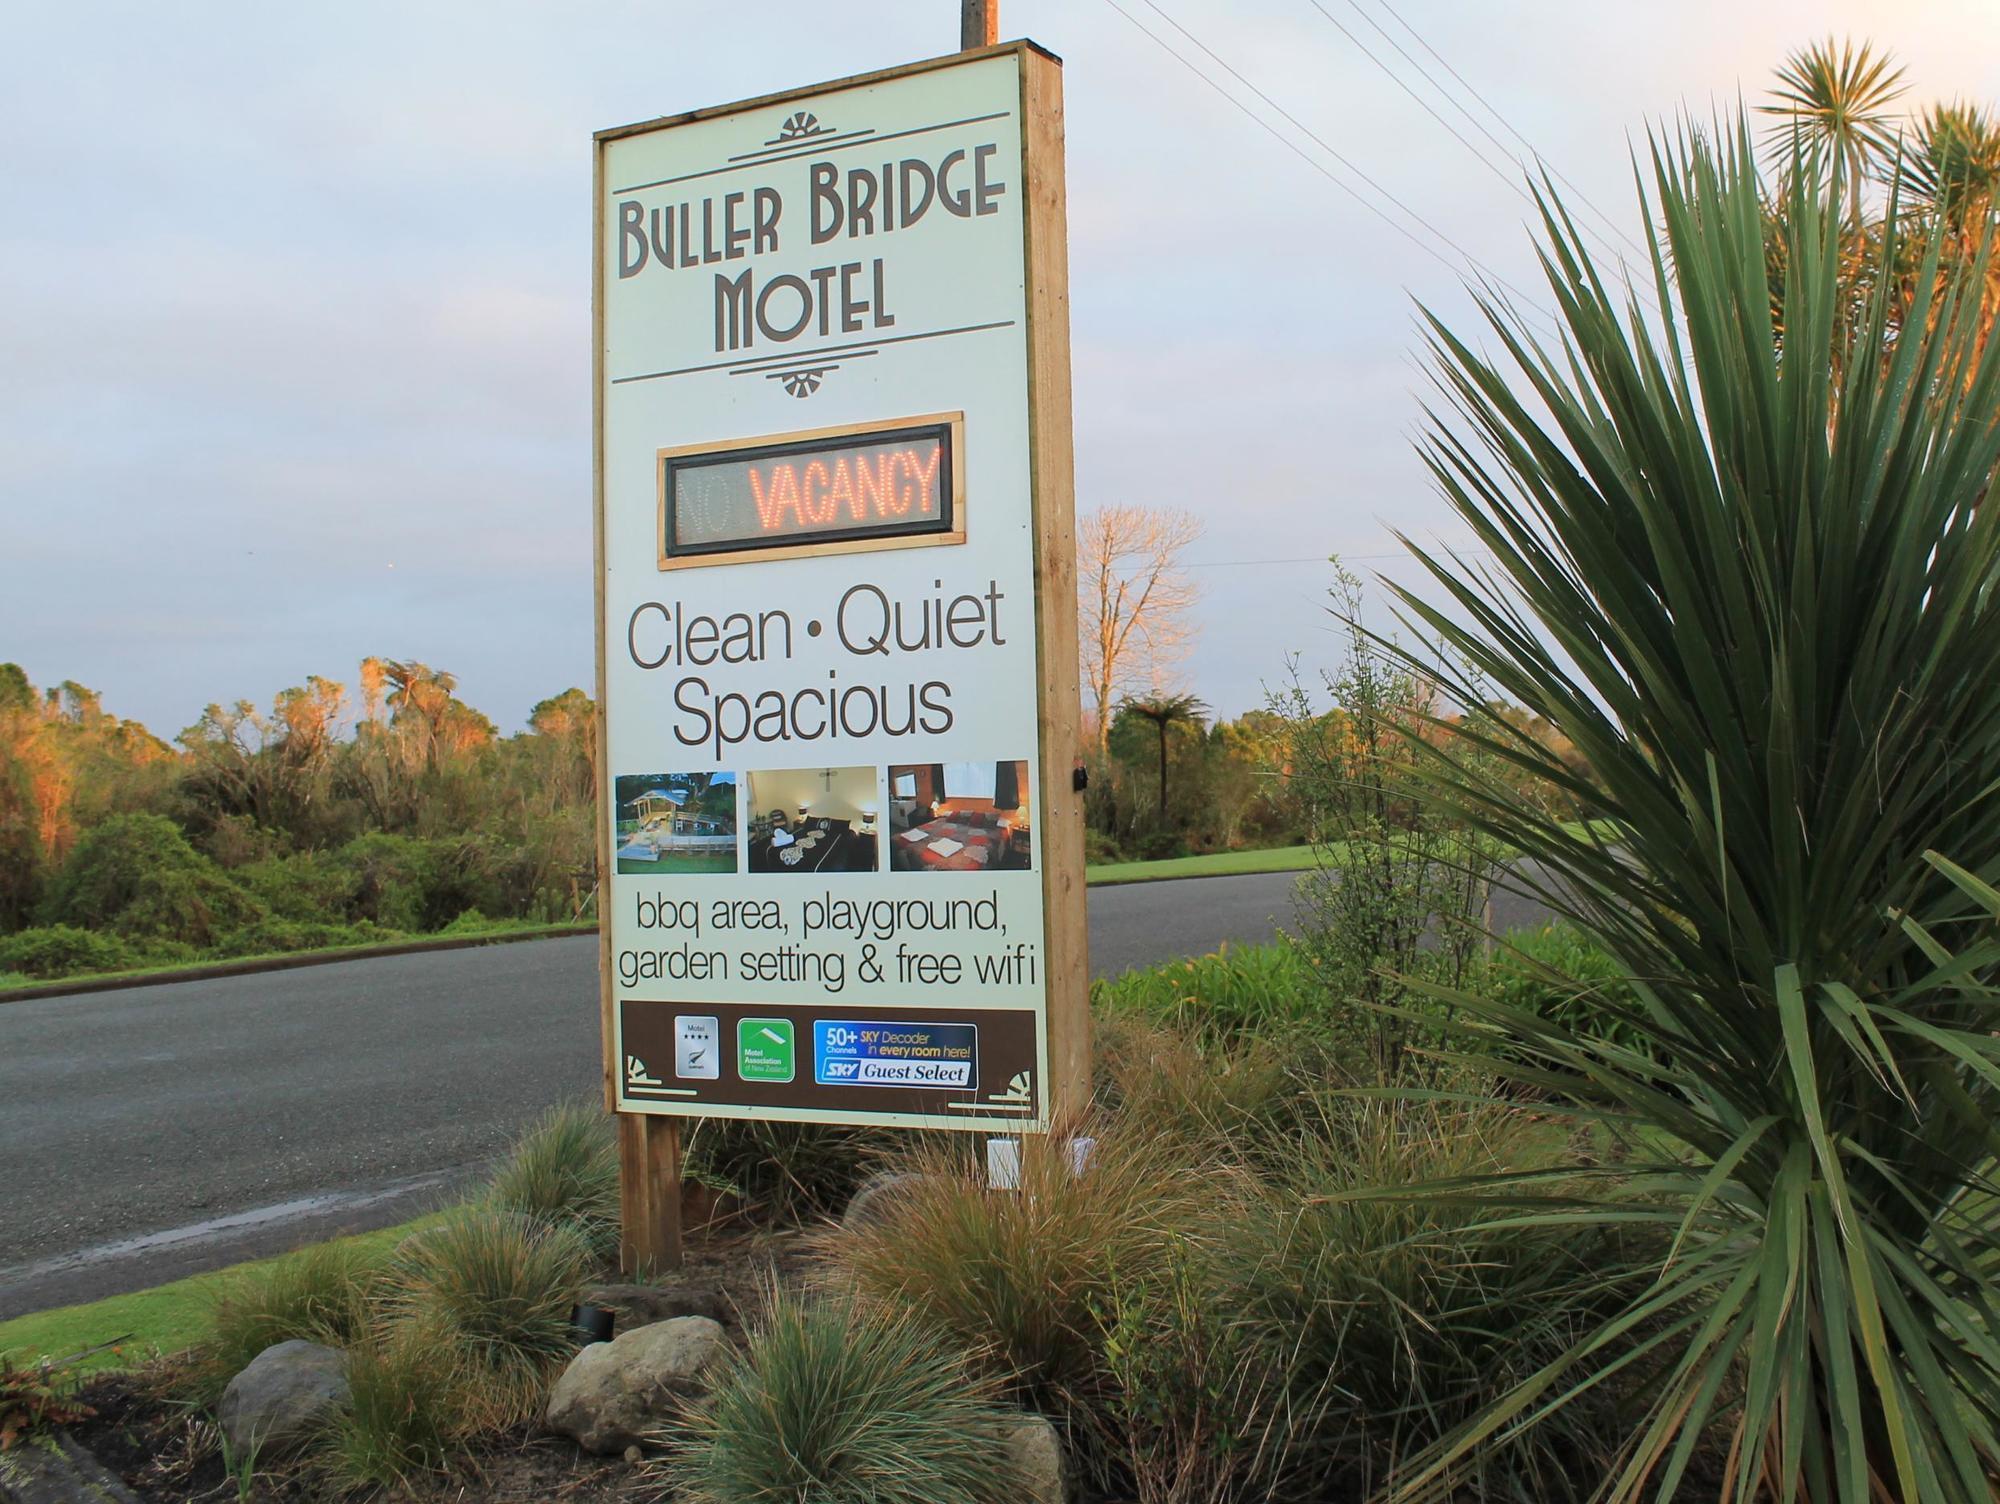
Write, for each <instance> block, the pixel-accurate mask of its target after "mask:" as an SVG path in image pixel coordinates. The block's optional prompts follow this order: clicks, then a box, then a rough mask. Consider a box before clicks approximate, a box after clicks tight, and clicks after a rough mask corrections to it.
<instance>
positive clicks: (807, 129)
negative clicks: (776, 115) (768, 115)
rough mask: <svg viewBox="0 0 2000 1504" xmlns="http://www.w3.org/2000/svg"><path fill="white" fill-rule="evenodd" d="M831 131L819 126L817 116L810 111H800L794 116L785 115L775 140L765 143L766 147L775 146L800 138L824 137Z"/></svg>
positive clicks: (830, 127)
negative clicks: (780, 142) (781, 142)
mask: <svg viewBox="0 0 2000 1504" xmlns="http://www.w3.org/2000/svg"><path fill="white" fill-rule="evenodd" d="M832 130H833V127H832V126H830V125H821V124H820V123H819V116H817V115H815V114H814V113H813V112H812V111H811V110H800V111H799V112H798V113H797V114H795V115H787V116H786V117H785V123H784V124H783V125H781V126H779V127H778V135H777V140H773V141H766V142H765V143H764V144H765V145H766V146H776V145H777V144H778V142H779V141H796V140H798V139H799V137H801V136H824V135H827V134H828V133H829V132H831V131H832Z"/></svg>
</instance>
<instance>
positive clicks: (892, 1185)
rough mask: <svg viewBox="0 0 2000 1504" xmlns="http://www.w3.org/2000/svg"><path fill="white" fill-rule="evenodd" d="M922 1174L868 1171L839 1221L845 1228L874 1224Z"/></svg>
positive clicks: (853, 1230) (853, 1229)
mask: <svg viewBox="0 0 2000 1504" xmlns="http://www.w3.org/2000/svg"><path fill="white" fill-rule="evenodd" d="M923 1178H924V1177H923V1176H921V1175H911V1174H908V1173H904V1172H900V1171H889V1170H884V1171H879V1172H878V1173H876V1174H873V1175H870V1176H869V1177H868V1178H867V1179H866V1180H864V1181H862V1182H861V1188H860V1189H859V1190H858V1191H856V1192H855V1193H854V1195H853V1197H852V1198H850V1199H849V1201H848V1203H847V1210H846V1211H844V1212H842V1213H841V1214H840V1225H841V1226H842V1227H843V1228H844V1229H846V1230H847V1231H848V1232H860V1231H861V1230H862V1229H863V1228H867V1227H873V1226H875V1225H876V1224H877V1223H879V1222H881V1221H883V1220H884V1219H885V1218H886V1217H887V1216H888V1214H889V1211H890V1209H891V1208H892V1207H894V1206H895V1204H896V1198H897V1197H898V1196H902V1195H905V1194H907V1193H908V1192H910V1191H913V1190H915V1189H916V1187H917V1185H918V1184H919V1183H920V1182H921V1181H922V1180H923Z"/></svg>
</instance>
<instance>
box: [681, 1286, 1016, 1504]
mask: <svg viewBox="0 0 2000 1504" xmlns="http://www.w3.org/2000/svg"><path fill="white" fill-rule="evenodd" d="M1008 1420H1009V1416H1008V1412H1007V1411H1006V1410H1005V1409H1003V1408H1001V1406H1000V1404H999V1403H998V1396H997V1393H996V1384H995V1381H994V1380H992V1379H991V1378H990V1377H982V1376H981V1375H979V1374H977V1373H975V1372H974V1371H973V1370H972V1368H971V1366H970V1364H969V1362H968V1360H967V1357H966V1354H965V1348H964V1347H963V1345H962V1344H961V1343H959V1342H958V1341H956V1340H954V1339H951V1338H947V1337H945V1336H943V1335H941V1334H940V1333H938V1332H937V1331H935V1330H934V1329H932V1328H928V1327H925V1326H923V1325H921V1324H920V1323H918V1322H917V1321H915V1320H913V1319H911V1318H910V1317H908V1316H907V1315H902V1314H895V1313H891V1312H889V1311H885V1310H883V1309H881V1308H879V1307H871V1306H866V1305H858V1304H855V1303H852V1302H849V1301H845V1300H837V1299H826V1298H820V1299H815V1300H804V1301H800V1300H795V1299H791V1298H782V1297H780V1298H774V1299H773V1300H772V1302H771V1303H770V1305H769V1306H768V1307H767V1309H766V1311H765V1313H764V1315H763V1316H762V1317H761V1318H760V1319H759V1320H758V1321H757V1323H756V1324H755V1325H754V1327H753V1328H752V1331H751V1335H750V1341H749V1346H748V1348H747V1349H746V1350H745V1351H744V1352H742V1353H741V1354H736V1355H732V1356H731V1358H730V1359H728V1360H727V1366H726V1367H725V1368H724V1369H723V1370H722V1372H721V1373H720V1375H718V1377H717V1379H716V1381H715V1383H714V1386H713V1388H712V1389H711V1390H710V1392H709V1393H708V1395H707V1396H706V1397H705V1398H704V1399H703V1400H702V1401H700V1402H699V1403H698V1404H697V1405H695V1406H694V1407H692V1409H691V1411H690V1413H689V1414H688V1416H687V1418H686V1421H685V1423H684V1425H682V1426H679V1427H676V1428H675V1429H674V1430H673V1431H671V1432H670V1433H668V1434H667V1435H666V1436H664V1437H662V1440H663V1441H667V1442H671V1443H672V1444H673V1445H675V1446H676V1447H677V1448H679V1450H678V1452H677V1454H676V1455H675V1456H674V1457H673V1458H672V1459H671V1460H670V1461H668V1462H667V1463H666V1464H665V1466H664V1468H663V1469H662V1472H663V1476H664V1478H665V1480H666V1481H667V1482H668V1484H669V1485H670V1486H671V1487H672V1488H673V1490H674V1494H673V1497H675V1498H676V1499H680V1500H684V1501H686V1504H1005V1501H1009V1500H1012V1499H1014V1498H1015V1497H1017V1495H1018V1489H1019V1482H1018V1480H1017V1478H1016V1477H1015V1475H1014V1472H1013V1469H1012V1466H1011V1464H1010V1462H1009V1461H1008V1457H1007V1452H1006V1449H1005V1446H1004V1441H1003V1439H1004V1437H1005V1434H1006V1428H1007V1425H1008Z"/></svg>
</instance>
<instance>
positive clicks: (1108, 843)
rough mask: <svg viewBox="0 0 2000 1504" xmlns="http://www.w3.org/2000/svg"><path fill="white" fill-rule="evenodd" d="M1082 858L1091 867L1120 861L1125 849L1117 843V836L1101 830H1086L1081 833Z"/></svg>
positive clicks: (1122, 858)
mask: <svg viewBox="0 0 2000 1504" xmlns="http://www.w3.org/2000/svg"><path fill="white" fill-rule="evenodd" d="M1083 859H1084V861H1085V863H1086V864H1088V865H1090V866H1093V867H1096V866H1103V865H1105V864H1108V863H1111V862H1122V861H1124V860H1125V850H1124V848H1123V847H1121V846H1120V845H1119V844H1118V839H1117V837H1115V836H1109V835H1106V834H1105V833H1104V832H1103V831H1101V830H1086V831H1085V832H1084V833H1083Z"/></svg>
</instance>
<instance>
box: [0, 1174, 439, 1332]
mask: <svg viewBox="0 0 2000 1504" xmlns="http://www.w3.org/2000/svg"><path fill="white" fill-rule="evenodd" d="M443 1215H445V1214H444V1213H442V1212H433V1213H431V1214H430V1215H428V1216H423V1217H418V1218H416V1219H415V1220H414V1221H410V1222H405V1223H402V1224H401V1225H400V1226H397V1227H385V1228H383V1229H382V1230H381V1231H379V1232H366V1233H360V1234H357V1235H356V1236H354V1237H352V1238H340V1239H335V1240H334V1241H336V1242H343V1243H352V1244H354V1245H356V1246H358V1247H364V1248H379V1249H388V1248H391V1247H394V1246H395V1245H396V1244H397V1243H399V1242H401V1241H402V1240H403V1239H404V1238H406V1237H408V1236H409V1235H410V1234H411V1233H413V1232H415V1231H416V1230H417V1229H418V1228H421V1227H428V1226H429V1225H431V1224H432V1223H434V1222H436V1221H438V1220H439V1218H440V1217H442V1216H443ZM271 1262H273V1261H272V1260H270V1259H258V1260H254V1261H253V1262H251V1263H248V1264H237V1265H235V1266H234V1267H232V1268H229V1269H218V1270H215V1271H213V1272H212V1273H209V1274H196V1275H192V1276H190V1277H189V1278H187V1279H177V1280H175V1281H174V1282H173V1283H172V1284H170V1285H158V1286H155V1287H154V1288H153V1289H151V1290H135V1291H133V1292H132V1293H131V1294H130V1295H113V1296H111V1297H109V1298H108V1299H105V1300H93V1301H91V1302H89V1303H88V1304H86V1305H80V1306H57V1307H56V1308H55V1309H54V1310H52V1311H36V1312H35V1313H34V1314H33V1315H30V1316H17V1317H15V1318H14V1319H13V1320H12V1321H0V1354H6V1355H9V1356H13V1357H17V1358H26V1359H28V1360H30V1361H33V1360H34V1359H36V1358H43V1357H46V1358H51V1359H58V1360H59V1359H62V1358H66V1357H68V1356H69V1355H70V1354H72V1353H80V1352H84V1351H86V1350H87V1349H89V1348H93V1347H99V1346H102V1345H103V1344H104V1343H107V1342H116V1343H117V1344H118V1349H117V1350H116V1351H113V1352H102V1353H97V1354H94V1355H92V1356H91V1357H90V1358H88V1359H86V1360H85V1361H84V1362H83V1363H82V1364H81V1365H80V1366H81V1367H83V1368H117V1367H122V1366H125V1365H128V1364H131V1363H135V1362H140V1361H143V1360H144V1359H146V1358H149V1357H151V1356H152V1355H153V1354H154V1353H155V1352H162V1353H177V1352H180V1351H181V1350H182V1349H183V1348H187V1347H192V1346H193V1345H194V1344H195V1343H196V1342H198V1341H200V1340H201V1338H202V1335H203V1333H204V1331H205V1329H206V1327H207V1323H208V1309H209V1302H210V1300H211V1299H212V1298H213V1296H214V1294H215V1288H216V1286H217V1284H218V1283H220V1282H221V1281H223V1280H226V1279H228V1278H230V1277H231V1276H232V1275H234V1274H237V1273H239V1272H240V1271H242V1270H244V1269H254V1268H257V1267H258V1266H259V1265H262V1264H268V1263H271Z"/></svg>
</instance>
